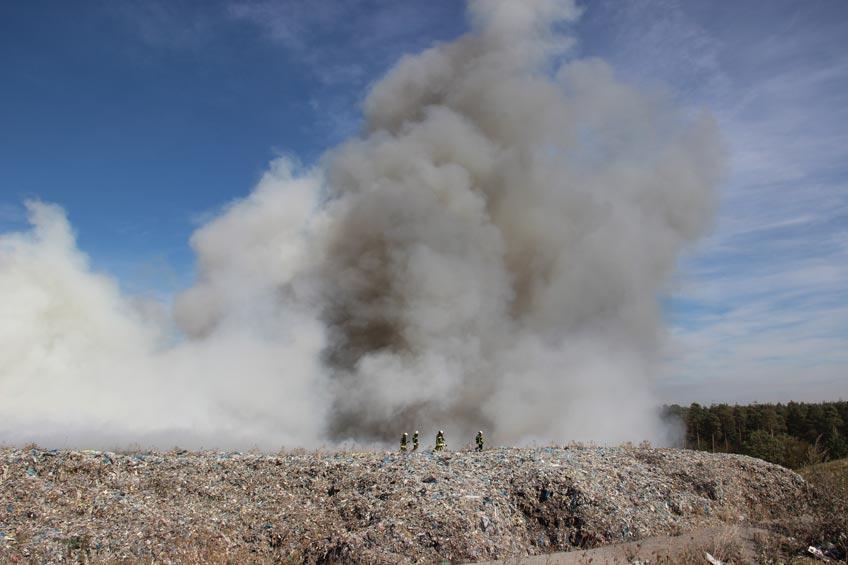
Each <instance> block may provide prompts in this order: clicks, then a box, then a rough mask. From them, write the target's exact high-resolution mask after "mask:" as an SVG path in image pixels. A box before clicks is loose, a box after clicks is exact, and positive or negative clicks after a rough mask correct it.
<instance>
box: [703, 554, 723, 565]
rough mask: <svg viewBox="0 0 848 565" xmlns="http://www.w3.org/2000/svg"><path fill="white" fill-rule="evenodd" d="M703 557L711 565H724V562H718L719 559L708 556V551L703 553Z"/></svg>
mask: <svg viewBox="0 0 848 565" xmlns="http://www.w3.org/2000/svg"><path fill="white" fill-rule="evenodd" d="M704 556H705V557H706V558H707V561H709V562H710V563H712V565H724V561H720V560H719V559H716V558H715V557H713V556H712V555H710V552H709V551H705V552H704Z"/></svg>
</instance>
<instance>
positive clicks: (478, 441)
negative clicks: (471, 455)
mask: <svg viewBox="0 0 848 565" xmlns="http://www.w3.org/2000/svg"><path fill="white" fill-rule="evenodd" d="M474 443H476V444H477V449H475V451H483V430H480V431H479V432H477V437H475V438H474Z"/></svg>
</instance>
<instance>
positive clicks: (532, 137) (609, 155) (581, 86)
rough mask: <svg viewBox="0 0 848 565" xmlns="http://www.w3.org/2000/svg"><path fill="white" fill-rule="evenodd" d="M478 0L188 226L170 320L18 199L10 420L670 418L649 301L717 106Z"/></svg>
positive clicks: (539, 17)
mask: <svg viewBox="0 0 848 565" xmlns="http://www.w3.org/2000/svg"><path fill="white" fill-rule="evenodd" d="M468 11H469V16H470V22H471V31H470V32H469V33H468V34H467V35H465V36H463V37H461V38H459V39H458V40H456V41H454V42H452V43H447V44H439V45H436V46H434V47H432V48H430V49H428V50H426V51H424V52H423V53H420V54H418V55H415V56H410V57H405V58H403V59H402V60H401V61H400V62H399V63H398V64H397V65H396V66H395V67H394V68H393V69H392V70H391V71H390V72H389V73H388V74H387V75H386V76H385V77H384V78H383V79H382V80H381V81H380V82H378V83H377V84H376V85H375V86H374V87H373V88H372V90H371V92H370V93H369V94H368V96H367V98H366V100H365V102H364V114H365V126H364V130H363V133H362V134H361V135H360V136H358V137H356V138H355V139H351V140H349V141H348V142H347V143H345V144H343V145H342V146H340V147H338V148H336V149H334V150H331V151H329V152H328V153H327V154H326V155H325V156H324V157H323V158H322V160H321V161H320V163H319V164H318V165H317V166H315V167H314V168H312V169H309V170H303V169H302V168H300V167H299V166H297V165H296V164H295V163H294V162H292V161H291V160H288V159H280V160H278V161H276V162H275V163H274V164H273V165H272V167H271V168H270V170H269V171H268V173H266V175H265V176H264V178H263V179H262V181H261V182H260V183H259V185H258V186H257V187H256V188H255V189H254V191H253V192H252V193H251V194H250V195H249V196H247V197H246V198H245V199H244V200H241V201H238V202H235V203H233V204H231V205H229V206H228V207H227V208H226V209H224V210H223V211H222V212H221V214H220V215H219V216H218V217H217V218H216V219H214V220H213V221H211V222H210V223H208V224H207V225H205V226H203V227H201V228H200V229H199V230H198V231H197V232H196V233H195V234H194V236H193V237H192V240H191V244H192V246H193V248H194V250H195V251H196V254H197V267H198V278H197V281H196V283H195V284H194V285H193V286H192V287H191V288H189V289H187V290H185V291H184V292H183V293H181V294H180V295H179V296H178V297H177V298H176V300H175V302H174V305H173V315H169V314H168V313H167V312H160V313H157V309H156V308H155V307H151V305H149V304H148V305H145V304H139V302H138V301H136V300H133V299H131V298H128V297H126V296H122V295H121V293H120V291H119V289H118V287H117V285H116V283H115V282H114V281H113V280H111V279H110V278H108V277H107V276H104V275H102V274H98V273H95V272H93V271H92V269H91V268H90V266H89V265H88V262H87V259H86V257H85V256H84V254H83V253H81V252H80V250H79V249H77V247H76V244H75V241H74V236H73V232H72V230H71V228H70V226H69V225H68V222H67V220H66V218H65V217H64V214H63V212H62V211H61V210H60V209H59V208H57V207H56V206H53V205H48V204H43V203H37V202H34V203H29V205H28V206H29V211H30V219H31V223H32V226H33V227H32V229H31V230H30V231H28V232H26V233H8V234H5V235H2V236H0V292H2V296H3V301H2V302H0V343H2V348H0V386H2V395H0V440H5V441H13V442H23V441H30V440H37V441H42V442H47V443H54V444H62V445H72V446H83V444H85V445H89V444H94V445H97V444H100V445H107V446H108V445H110V444H111V445H126V444H131V443H140V444H145V445H147V444H153V445H160V446H170V445H173V444H177V443H179V444H182V445H186V446H192V447H195V446H207V447H209V446H219V447H224V446H230V445H232V446H250V445H259V446H261V447H268V448H273V447H278V446H280V445H316V444H320V443H326V442H336V441H341V440H347V439H351V440H355V441H358V442H382V441H386V440H394V439H395V438H396V436H399V435H400V433H401V432H402V431H412V430H414V429H419V430H421V431H422V432H425V433H430V432H431V431H435V429H437V428H443V429H445V431H446V433H447V435H448V440H449V442H450V441H451V439H452V438H456V440H455V442H454V444H456V443H465V441H466V440H470V438H471V437H473V433H474V432H476V430H478V429H484V430H486V431H487V432H488V434H489V435H490V436H492V438H493V441H494V442H495V443H502V444H507V443H516V442H528V441H547V440H558V441H565V440H569V439H578V440H595V441H609V442H614V441H623V440H636V441H638V440H641V439H652V440H658V439H661V436H662V430H661V429H660V425H659V422H658V419H657V417H656V414H655V410H654V407H655V401H654V397H653V386H652V374H653V373H654V372H655V368H656V366H657V363H659V362H660V359H658V350H659V346H660V343H661V339H662V323H661V322H662V320H661V315H660V310H659V305H658V298H657V297H658V295H659V294H660V293H661V292H662V291H663V288H664V284H665V283H666V281H667V280H668V278H669V275H670V274H671V273H672V272H673V270H674V268H675V265H676V261H677V258H678V255H679V254H680V252H681V251H682V250H683V249H685V248H686V247H687V246H688V245H690V244H691V243H692V242H693V241H695V240H696V239H697V238H698V236H699V235H700V234H702V233H703V232H704V230H705V229H706V227H707V226H708V224H709V221H710V219H711V215H712V210H713V198H714V194H713V189H714V186H715V185H716V183H717V182H718V179H719V176H720V174H721V168H722V167H721V165H722V153H721V149H720V144H719V143H718V139H717V133H716V131H715V127H714V125H713V123H712V121H711V120H710V119H709V118H707V117H702V118H699V119H686V118H685V117H684V116H683V115H681V114H680V113H679V112H677V111H675V109H674V108H673V107H671V105H670V104H669V103H668V102H667V101H666V100H664V99H663V98H662V97H661V96H659V95H649V94H643V93H640V92H637V91H635V90H634V89H633V88H631V87H629V86H627V85H624V84H622V83H619V82H617V81H616V79H615V77H614V73H613V71H612V70H611V69H610V68H609V67H608V66H607V65H606V64H605V63H604V62H603V61H601V60H577V59H575V58H573V57H571V56H569V49H570V47H571V41H570V39H569V38H568V37H567V36H566V35H564V34H563V33H562V32H561V30H562V29H563V28H564V27H565V25H566V24H568V23H570V22H572V21H574V20H575V19H576V18H577V16H578V11H577V9H576V8H575V7H574V6H573V4H571V3H570V2H562V1H555V0H532V1H524V2H514V1H512V0H471V1H470V2H469V8H468ZM175 325H176V326H177V328H178V329H179V331H175V329H174V326H175ZM175 334H177V335H178V336H179V338H177V339H175V338H174V335H175Z"/></svg>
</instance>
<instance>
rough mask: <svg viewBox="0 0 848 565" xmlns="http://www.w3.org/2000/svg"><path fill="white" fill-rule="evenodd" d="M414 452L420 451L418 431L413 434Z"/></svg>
mask: <svg viewBox="0 0 848 565" xmlns="http://www.w3.org/2000/svg"><path fill="white" fill-rule="evenodd" d="M412 451H418V430H415V433H414V434H412Z"/></svg>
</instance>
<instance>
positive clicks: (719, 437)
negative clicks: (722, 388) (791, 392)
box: [663, 400, 848, 469]
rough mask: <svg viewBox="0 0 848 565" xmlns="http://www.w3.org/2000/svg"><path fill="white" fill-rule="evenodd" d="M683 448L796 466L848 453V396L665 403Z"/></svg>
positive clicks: (664, 412) (791, 466)
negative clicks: (679, 431)
mask: <svg viewBox="0 0 848 565" xmlns="http://www.w3.org/2000/svg"><path fill="white" fill-rule="evenodd" d="M663 417H664V419H666V420H667V421H669V422H671V423H673V424H676V425H678V426H679V427H680V428H681V429H685V434H683V438H682V439H681V447H687V448H689V449H699V450H702V451H713V452H726V453H742V454H745V455H751V456H753V457H758V458H760V459H765V460H766V461H770V462H772V463H777V464H779V465H783V466H786V467H789V468H792V469H798V468H801V467H803V466H805V465H812V464H816V463H821V462H823V461H827V460H832V459H839V458H842V457H846V456H848V401H842V400H840V401H839V402H821V403H801V402H789V403H788V404H752V405H747V406H739V405H735V406H733V405H729V404H713V405H712V406H709V407H706V406H701V405H700V404H697V403H693V404H692V405H690V406H688V407H685V406H678V405H677V404H672V405H670V406H664V407H663Z"/></svg>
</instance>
